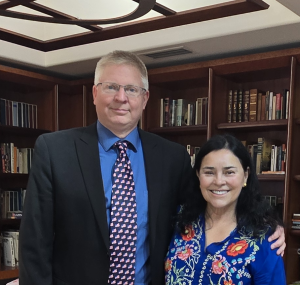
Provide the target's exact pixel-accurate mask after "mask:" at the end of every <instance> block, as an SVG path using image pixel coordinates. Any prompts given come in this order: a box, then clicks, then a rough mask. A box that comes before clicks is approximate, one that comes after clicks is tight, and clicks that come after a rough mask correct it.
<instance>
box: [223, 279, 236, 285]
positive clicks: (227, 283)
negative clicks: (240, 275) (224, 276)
mask: <svg viewBox="0 0 300 285" xmlns="http://www.w3.org/2000/svg"><path fill="white" fill-rule="evenodd" d="M224 285H234V284H233V283H232V280H230V281H226V280H225V281H224Z"/></svg>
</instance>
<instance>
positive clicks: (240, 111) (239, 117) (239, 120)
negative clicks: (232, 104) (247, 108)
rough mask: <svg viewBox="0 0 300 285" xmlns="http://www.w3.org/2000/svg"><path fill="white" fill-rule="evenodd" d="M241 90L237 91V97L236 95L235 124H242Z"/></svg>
mask: <svg viewBox="0 0 300 285" xmlns="http://www.w3.org/2000/svg"><path fill="white" fill-rule="evenodd" d="M242 110H243V90H238V95H237V118H236V121H237V122H242V118H243V112H242Z"/></svg>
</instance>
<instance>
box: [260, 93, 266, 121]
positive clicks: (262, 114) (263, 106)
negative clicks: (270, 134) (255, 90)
mask: <svg viewBox="0 0 300 285" xmlns="http://www.w3.org/2000/svg"><path fill="white" fill-rule="evenodd" d="M260 119H261V121H265V120H266V94H262V96H261V112H260Z"/></svg>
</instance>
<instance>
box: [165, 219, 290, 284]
mask: <svg viewBox="0 0 300 285" xmlns="http://www.w3.org/2000/svg"><path fill="white" fill-rule="evenodd" d="M187 230H188V233H187V234H186V235H182V234H180V233H179V232H176V233H175V234H174V236H173V238H172V240H171V243H170V246H169V250H168V253H167V256H166V260H165V281H166V284H167V285H175V284H180V285H196V284H197V285H248V284H249V285H250V284H251V285H253V284H255V285H268V284H272V285H285V284H286V279H285V271H284V264H283V260H282V257H281V256H278V255H277V254H276V250H271V247H270V245H271V244H270V243H269V242H268V237H269V233H268V232H265V233H262V234H261V235H260V236H259V237H258V238H253V237H252V236H251V234H246V233H245V232H244V231H243V230H241V231H237V230H236V229H235V230H233V231H232V232H231V233H230V235H229V236H228V237H227V238H226V239H224V240H223V241H222V242H216V243H212V244H210V245H209V246H208V247H207V248H206V249H205V219H204V218H203V217H200V218H199V220H198V221H197V222H195V223H193V224H192V226H190V227H189V228H187Z"/></svg>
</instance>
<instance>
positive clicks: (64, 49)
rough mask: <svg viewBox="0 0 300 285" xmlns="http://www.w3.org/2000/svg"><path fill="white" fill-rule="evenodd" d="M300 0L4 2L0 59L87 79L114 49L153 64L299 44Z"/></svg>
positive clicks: (0, 7)
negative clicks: (121, 50) (97, 64)
mask: <svg viewBox="0 0 300 285" xmlns="http://www.w3.org/2000/svg"><path fill="white" fill-rule="evenodd" d="M299 2H300V1H299V0H264V1H262V0H235V1H228V0H227V1H224V0H185V1H180V0H158V1H155V0H109V1H107V0H106V1H105V0H85V1H79V0H64V1H61V0H36V1H34V0H7V1H0V62H1V63H2V64H7V65H13V66H22V67H25V68H29V69H34V70H37V71H42V72H47V73H52V74H57V75H61V76H66V77H86V76H90V75H91V74H92V73H93V70H94V67H95V64H96V62H97V60H98V59H99V58H100V57H101V56H102V55H104V54H106V53H107V52H109V51H112V50H115V49H123V50H129V51H132V52H135V53H137V54H138V55H139V56H140V57H141V58H142V60H143V61H144V62H145V63H146V65H147V66H148V67H149V68H151V67H158V66H165V65H170V64H177V63H184V62H191V61H195V60H203V59H210V58H217V57H224V56H230V55H235V54H243V53H248V52H258V51H264V50H271V49H278V48H285V47H287V48H288V47H295V46H300V17H299V15H300V3H299ZM153 53H155V55H156V56H154V57H153V56H152V55H153Z"/></svg>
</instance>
